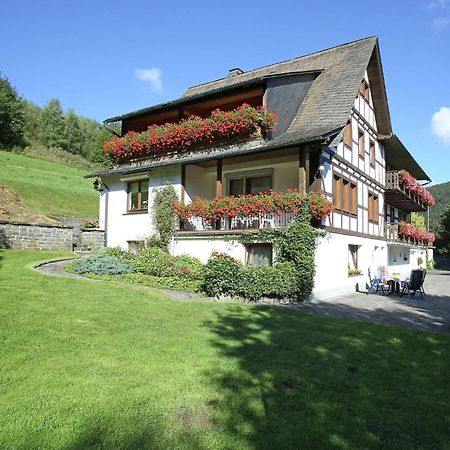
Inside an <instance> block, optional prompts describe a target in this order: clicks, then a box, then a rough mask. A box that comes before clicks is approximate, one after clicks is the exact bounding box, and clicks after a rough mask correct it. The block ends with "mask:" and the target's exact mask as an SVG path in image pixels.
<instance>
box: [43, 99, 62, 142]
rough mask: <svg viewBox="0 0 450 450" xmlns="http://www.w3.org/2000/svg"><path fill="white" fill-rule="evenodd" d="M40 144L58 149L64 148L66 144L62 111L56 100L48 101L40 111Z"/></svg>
mask: <svg viewBox="0 0 450 450" xmlns="http://www.w3.org/2000/svg"><path fill="white" fill-rule="evenodd" d="M40 142H41V143H42V144H44V145H46V146H47V147H59V148H64V147H65V144H66V142H67V141H66V136H65V123H64V115H63V110H62V108H61V104H60V103H59V100H57V99H52V100H50V101H49V102H48V103H47V105H46V106H45V107H44V108H43V109H42V113H41V134H40Z"/></svg>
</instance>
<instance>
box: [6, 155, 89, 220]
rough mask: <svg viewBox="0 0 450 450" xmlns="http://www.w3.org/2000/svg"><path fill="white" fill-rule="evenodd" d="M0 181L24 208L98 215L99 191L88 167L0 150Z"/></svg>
mask: <svg viewBox="0 0 450 450" xmlns="http://www.w3.org/2000/svg"><path fill="white" fill-rule="evenodd" d="M0 168H1V169H0V184H1V185H6V186H7V187H8V189H10V190H11V191H12V192H14V193H15V194H17V195H18V196H19V197H20V198H21V200H22V204H23V206H24V207H25V208H28V209H31V210H32V211H38V212H40V213H42V214H54V215H62V216H76V217H86V216H92V217H97V215H98V192H96V191H95V190H94V189H93V188H92V180H86V179H84V178H83V176H84V175H86V174H87V173H88V172H89V170H88V169H85V170H83V169H78V168H74V167H68V166H65V165H63V164H58V163H55V162H52V161H44V160H42V159H37V158H31V157H29V156H25V155H20V154H17V153H10V152H5V151H0Z"/></svg>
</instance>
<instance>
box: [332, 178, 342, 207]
mask: <svg viewBox="0 0 450 450" xmlns="http://www.w3.org/2000/svg"><path fill="white" fill-rule="evenodd" d="M341 180H342V178H341V177H338V176H337V175H335V176H334V179H333V184H334V186H333V188H334V189H333V190H334V205H333V206H334V209H342V203H341V200H342V192H341V186H342V183H341Z"/></svg>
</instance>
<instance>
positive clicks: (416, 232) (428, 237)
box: [398, 221, 436, 244]
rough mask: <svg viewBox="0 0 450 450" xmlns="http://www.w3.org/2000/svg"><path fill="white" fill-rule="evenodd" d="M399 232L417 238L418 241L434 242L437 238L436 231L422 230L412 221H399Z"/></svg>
mask: <svg viewBox="0 0 450 450" xmlns="http://www.w3.org/2000/svg"><path fill="white" fill-rule="evenodd" d="M398 234H399V235H401V236H405V237H410V238H413V239H416V240H417V241H420V242H423V243H425V244H432V243H433V242H434V241H435V239H436V238H435V235H434V233H432V232H430V231H424V230H421V229H420V228H417V227H416V226H415V225H413V224H412V223H409V222H405V221H401V222H399V224H398Z"/></svg>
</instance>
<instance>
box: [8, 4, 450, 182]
mask: <svg viewBox="0 0 450 450" xmlns="http://www.w3.org/2000/svg"><path fill="white" fill-rule="evenodd" d="M2 16H3V18H2V27H1V28H0V42H2V45H1V49H0V71H1V72H2V73H4V74H6V75H7V76H8V77H9V79H10V80H11V82H12V83H13V84H14V85H15V86H16V87H17V89H18V91H19V92H20V93H21V94H22V95H23V96H24V97H26V98H27V99H29V100H31V101H33V102H35V103H37V104H38V105H44V104H45V103H46V102H47V101H48V100H49V99H51V98H58V99H60V100H61V102H62V105H63V107H64V108H65V109H67V108H69V107H72V108H74V109H75V110H76V111H77V113H79V114H81V115H83V116H86V117H92V118H95V119H97V120H99V121H102V120H103V119H105V118H107V117H111V116H114V115H116V114H121V113H124V112H127V111H131V110H134V109H137V108H141V107H145V106H149V105H152V104H155V103H160V102H162V101H165V100H168V99H172V98H176V97H179V96H180V95H181V94H182V93H183V91H184V90H185V88H186V87H188V86H191V85H195V84H199V83H202V82H206V81H209V80H213V79H217V78H221V77H223V76H224V75H226V73H227V71H228V69H229V68H231V67H240V68H242V69H243V70H249V69H252V68H256V67H260V66H263V65H266V64H270V63H273V62H277V61H282V60H285V59H290V58H293V57H296V56H300V55H303V54H306V53H310V52H313V51H316V50H320V49H324V48H327V47H331V46H334V45H337V44H341V43H344V42H348V41H352V40H355V39H360V38H362V37H366V36H370V35H378V36H379V39H380V46H381V56H382V60H383V68H384V74H385V78H386V84H387V92H388V99H389V105H390V111H391V117H392V122H393V128H394V131H395V132H396V133H397V134H398V135H399V137H400V138H401V139H402V140H403V142H404V143H405V144H406V145H407V147H408V148H409V149H410V151H411V152H412V154H413V155H414V156H415V157H416V159H417V160H418V161H419V163H420V164H421V165H422V166H423V167H424V168H425V170H426V171H427V173H428V174H429V175H430V176H431V177H432V178H433V180H434V181H435V182H444V181H448V180H450V84H449V73H450V0H423V1H419V0H418V1H414V0H411V1H410V0H408V1H406V0H403V1H398V2H397V1H392V0H390V1H384V0H381V1H380V0H378V1H377V2H361V1H353V0H352V1H320V0H318V1H316V2H304V1H281V2H280V1H278V2H276V1H270V2H269V1H265V0H259V1H253V0H250V1H244V0H240V1H235V0H228V1H227V2H211V1H209V2H207V1H195V0H191V1H185V0H184V1H164V2H152V1H133V0H129V1H127V2H124V1H120V2H119V1H115V0H110V1H108V2H106V1H100V0H99V1H95V0H91V1H86V0H79V1H77V2H64V1H60V0H59V1H44V0H35V1H33V0H28V1H24V0H15V1H10V2H4V4H3V5H2ZM433 117H434V119H433Z"/></svg>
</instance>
